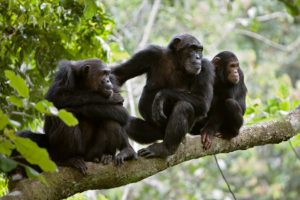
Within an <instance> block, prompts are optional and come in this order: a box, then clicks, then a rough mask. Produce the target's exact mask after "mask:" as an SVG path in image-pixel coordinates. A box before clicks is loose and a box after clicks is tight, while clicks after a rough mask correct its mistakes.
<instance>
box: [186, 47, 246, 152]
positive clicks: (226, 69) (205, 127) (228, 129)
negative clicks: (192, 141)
mask: <svg viewBox="0 0 300 200" xmlns="http://www.w3.org/2000/svg"><path fill="white" fill-rule="evenodd" d="M212 63H213V64H214V66H215V72H216V78H215V83H214V96H213V101H212V106H211V108H210V111H209V113H208V117H207V118H206V119H205V120H203V121H200V122H199V123H196V124H195V126H194V127H193V130H192V131H191V133H192V134H201V135H202V137H201V140H202V144H203V148H204V149H208V148H210V146H211V143H212V138H213V136H217V137H221V138H223V139H227V140H230V139H231V138H233V137H235V136H237V135H238V134H239V130H240V128H241V126H242V125H243V115H244V113H245V110H246V102H245V98H246V93H247V88H246V85H245V83H244V74H243V71H242V70H241V68H240V65H239V60H238V58H237V57H236V55H235V54H234V53H232V52H230V51H223V52H220V53H219V54H217V55H216V56H215V57H214V58H213V60H212ZM217 132H219V133H218V134H217ZM216 134H217V135H216Z"/></svg>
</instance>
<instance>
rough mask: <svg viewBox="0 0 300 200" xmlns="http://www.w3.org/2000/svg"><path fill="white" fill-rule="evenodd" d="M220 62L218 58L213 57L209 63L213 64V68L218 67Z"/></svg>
mask: <svg viewBox="0 0 300 200" xmlns="http://www.w3.org/2000/svg"><path fill="white" fill-rule="evenodd" d="M220 60H221V58H220V57H214V58H213V60H212V61H211V62H212V63H213V64H214V66H216V67H217V66H219V64H220Z"/></svg>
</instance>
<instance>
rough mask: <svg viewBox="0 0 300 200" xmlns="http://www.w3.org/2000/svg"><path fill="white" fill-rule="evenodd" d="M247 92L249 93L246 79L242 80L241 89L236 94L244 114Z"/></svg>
mask: <svg viewBox="0 0 300 200" xmlns="http://www.w3.org/2000/svg"><path fill="white" fill-rule="evenodd" d="M246 94H247V88H246V85H245V83H244V81H242V82H240V85H239V90H238V93H237V95H236V101H237V102H238V104H239V105H240V107H241V109H242V114H243V115H244V114H245V111H246Z"/></svg>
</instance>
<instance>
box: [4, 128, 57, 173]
mask: <svg viewBox="0 0 300 200" xmlns="http://www.w3.org/2000/svg"><path fill="white" fill-rule="evenodd" d="M5 134H6V135H7V136H8V137H9V138H10V139H11V140H12V141H13V142H14V143H15V145H16V149H17V151H18V152H19V153H20V154H21V155H22V156H23V157H24V158H25V159H26V160H27V161H28V162H30V163H31V164H36V165H38V166H39V167H40V168H41V169H42V170H43V171H49V172H53V171H55V170H56V165H55V163H54V162H53V161H52V160H50V157H49V154H48V152H47V151H46V150H45V149H43V148H40V147H39V146H38V145H37V144H36V143H35V142H33V141H32V140H30V139H28V138H23V137H19V136H16V135H14V134H13V132H11V131H10V132H9V131H6V132H5Z"/></svg>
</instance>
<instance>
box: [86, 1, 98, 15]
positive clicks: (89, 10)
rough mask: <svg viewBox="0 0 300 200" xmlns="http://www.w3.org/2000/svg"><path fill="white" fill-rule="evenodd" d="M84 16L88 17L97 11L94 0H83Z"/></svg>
mask: <svg viewBox="0 0 300 200" xmlns="http://www.w3.org/2000/svg"><path fill="white" fill-rule="evenodd" d="M84 5H85V7H84V18H86V19H90V18H91V17H93V16H94V15H95V13H96V11H97V5H96V3H95V1H94V0H84Z"/></svg>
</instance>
